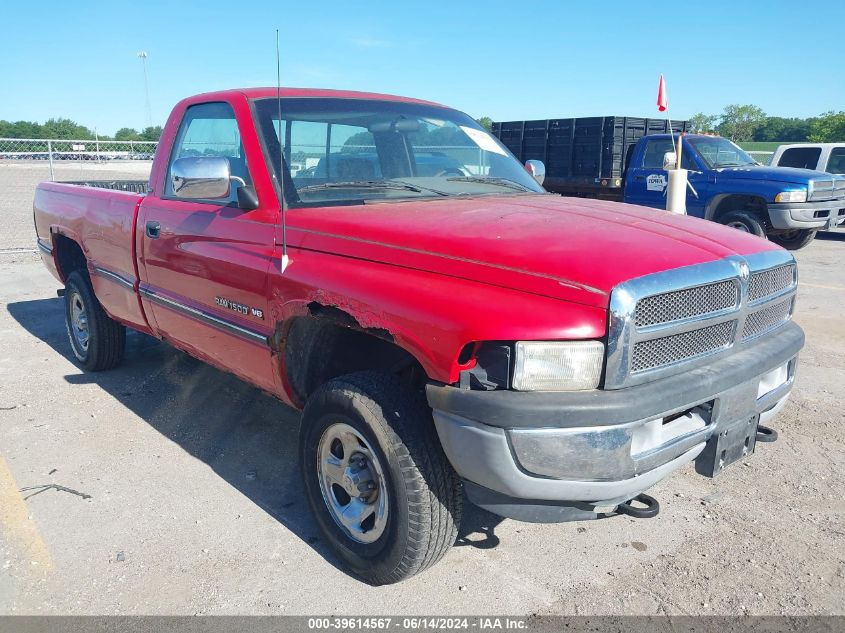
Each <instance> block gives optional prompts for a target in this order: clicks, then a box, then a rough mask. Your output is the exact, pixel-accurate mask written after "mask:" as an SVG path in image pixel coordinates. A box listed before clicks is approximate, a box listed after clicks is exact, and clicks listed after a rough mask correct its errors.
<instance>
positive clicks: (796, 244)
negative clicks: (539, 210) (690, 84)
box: [493, 117, 845, 250]
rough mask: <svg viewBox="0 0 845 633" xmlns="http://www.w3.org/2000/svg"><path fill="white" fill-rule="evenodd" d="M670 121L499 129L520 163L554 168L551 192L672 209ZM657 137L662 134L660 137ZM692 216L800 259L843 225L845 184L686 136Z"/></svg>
mask: <svg viewBox="0 0 845 633" xmlns="http://www.w3.org/2000/svg"><path fill="white" fill-rule="evenodd" d="M655 124H657V125H659V126H661V127H663V128H664V129H665V128H666V127H667V123H666V121H665V120H663V121H658V120H655V119H634V118H632V117H589V118H583V119H549V120H545V121H515V122H509V123H495V124H494V127H493V132H494V134H496V136H498V137H499V139H500V140H501V141H502V142H503V143H504V144H505V145H506V146H507V147H508V148H509V149H510V150H511V151H512V152H514V154H516V155H517V157H518V158H519V159H520V160H522V161H527V160H540V161H542V162H543V163H544V164H545V165H546V177H545V181H544V183H543V186H544V187H545V188H546V189H547V190H549V191H554V192H557V193H561V194H563V195H574V196H583V197H597V198H603V199H611V200H618V201H622V202H628V203H631V204H639V205H643V206H648V207H656V208H659V209H665V208H666V184H667V177H668V174H667V172H666V170H664V169H663V165H664V157H665V155H666V154H667V153H669V152H673V151H674V146H673V140H674V141H675V142H677V139H678V134H677V132H678V131H679V130H680V131H682V130H685V129H686V128H687V124H686V122H684V121H678V122H673V124H672V129H673V131H674V132H675V134H653V133H651V132H652V131H653V130H654V129H655ZM658 129H659V128H658ZM683 138H684V142H683V152H682V167H683V168H684V169H687V170H689V184H690V187H689V189H688V190H687V213H688V214H689V215H693V216H697V217H700V218H705V219H707V220H713V221H715V222H720V223H722V224H726V225H728V226H731V227H734V228H737V229H739V230H742V231H747V232H749V233H754V234H755V235H758V236H760V237H768V239H770V240H771V241H773V242H776V243H777V244H780V245H781V246H783V247H785V248H788V249H791V250H795V249H799V248H802V247H804V246H806V245H807V244H809V243H810V242H811V241H812V240H813V238H814V237H815V235H816V231H818V230H819V229H828V230H829V229H833V228H836V227H837V226H839V225H842V224H843V223H845V178H843V177H842V176H836V175H833V174H829V173H825V172H821V171H813V170H809V169H793V168H785V167H765V166H762V165H760V164H759V163H757V162H756V161H755V160H754V159H753V158H751V156H749V155H748V154H747V153H746V152H744V151H743V150H742V149H740V148H739V147H738V146H736V145H735V144H734V143H732V142H731V141H729V140H728V139H725V138H721V137H718V136H709V135H699V134H685V136H684V137H683Z"/></svg>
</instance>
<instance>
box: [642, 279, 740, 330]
mask: <svg viewBox="0 0 845 633" xmlns="http://www.w3.org/2000/svg"><path fill="white" fill-rule="evenodd" d="M738 302H739V288H738V287H737V285H736V284H735V283H734V282H732V281H721V282H719V283H714V284H707V285H706V286H697V287H695V288H686V289H684V290H676V291H674V292H664V293H663V294H659V295H652V296H651V297H645V298H644V299H640V300H639V301H638V302H637V308H636V312H635V315H634V320H635V323H636V325H637V327H647V326H649V325H658V324H660V323H670V322H672V321H679V320H681V319H689V318H692V317H698V316H703V315H707V314H711V313H713V312H719V311H721V310H726V309H728V308H733V307H736V305H737V304H738Z"/></svg>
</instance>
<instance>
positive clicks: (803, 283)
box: [798, 281, 845, 290]
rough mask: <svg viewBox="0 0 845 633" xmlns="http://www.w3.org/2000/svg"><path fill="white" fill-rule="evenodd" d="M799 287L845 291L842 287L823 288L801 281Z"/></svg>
mask: <svg viewBox="0 0 845 633" xmlns="http://www.w3.org/2000/svg"><path fill="white" fill-rule="evenodd" d="M798 285H799V286H807V287H808V288H821V289H823V290H845V288H842V287H841V286H822V285H819V284H808V283H807V282H805V281H799V282H798Z"/></svg>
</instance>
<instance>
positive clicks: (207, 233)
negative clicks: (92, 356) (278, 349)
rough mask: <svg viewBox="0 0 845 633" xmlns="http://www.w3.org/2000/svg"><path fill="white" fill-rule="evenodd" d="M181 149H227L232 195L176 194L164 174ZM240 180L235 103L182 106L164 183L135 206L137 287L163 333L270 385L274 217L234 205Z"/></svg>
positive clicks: (244, 170)
mask: <svg viewBox="0 0 845 633" xmlns="http://www.w3.org/2000/svg"><path fill="white" fill-rule="evenodd" d="M242 127H243V126H242ZM185 156H223V157H226V158H227V159H228V160H229V164H230V168H231V173H232V176H233V179H232V186H231V190H232V191H231V195H230V196H229V198H228V199H216V200H199V199H198V200H193V199H185V198H177V197H176V196H175V195H174V193H173V186H172V182H171V178H170V175H171V170H172V166H173V161H175V160H176V159H178V158H181V157H185ZM241 180H242V181H243V182H244V183H246V184H250V183H251V182H252V179H251V177H250V166H249V165H248V164H247V161H246V157H245V156H244V151H243V144H242V142H241V137H240V132H239V126H238V121H237V120H236V117H235V113H234V111H233V109H232V106H231V105H230V104H229V103H223V102H216V103H200V104H196V105H192V106H190V107H188V108H187V109H186V110H185V112H184V115H183V117H182V122H181V124H180V127H179V130H178V132H177V134H176V136H175V140H174V143H173V147H172V150H171V155H170V159H169V162H168V165H167V172H166V176H165V178H164V182H163V183H159V184H158V185H157V190H156V191H155V192H153V193H151V194H150V195H149V196H148V197H147V198H146V199H145V201H144V203H143V205H142V207H141V212H142V217H140V218H139V227H138V232H139V234H140V235H141V237H140V249H139V250H140V255H141V260H142V264H143V265H142V266H141V267H140V271H141V286H140V292H141V296H142V299H143V301H144V302H145V309H147V310H151V311H152V313H153V315H154V318H155V322H156V324H157V328H158V332H159V334H161V335H162V336H163V337H164V338H165V339H167V340H170V341H172V342H173V343H174V344H175V345H177V346H178V347H181V348H183V349H186V350H187V351H189V352H191V353H193V354H194V355H195V356H198V357H199V358H202V359H206V360H210V361H212V362H213V363H215V364H217V365H218V366H221V367H223V368H225V369H227V370H229V371H231V372H233V373H235V374H237V375H239V376H241V377H242V378H245V379H247V380H249V381H250V382H253V383H255V384H258V385H259V386H261V387H264V388H266V389H268V390H274V389H275V383H274V380H273V372H272V365H271V356H270V348H269V346H268V344H267V336H268V335H269V334H270V332H271V329H272V326H271V324H270V318H269V310H268V298H267V283H268V280H267V273H268V269H269V266H270V261H271V256H272V254H273V249H274V227H275V222H274V220H273V216H272V215H271V214H269V213H268V211H267V209H261V208H259V209H256V210H252V211H250V210H244V209H241V208H239V206H238V203H237V193H236V191H237V186H238V184H240V181H241ZM277 209H278V207H276V210H277ZM142 232H143V233H142Z"/></svg>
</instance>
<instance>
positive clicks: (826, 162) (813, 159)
mask: <svg viewBox="0 0 845 633" xmlns="http://www.w3.org/2000/svg"><path fill="white" fill-rule="evenodd" d="M771 165H772V166H773V167H799V168H802V169H815V170H818V171H826V172H827V173H829V174H837V175H839V176H845V143H796V144H793V145H778V148H777V149H776V150H775V153H774V155H772V162H771Z"/></svg>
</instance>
